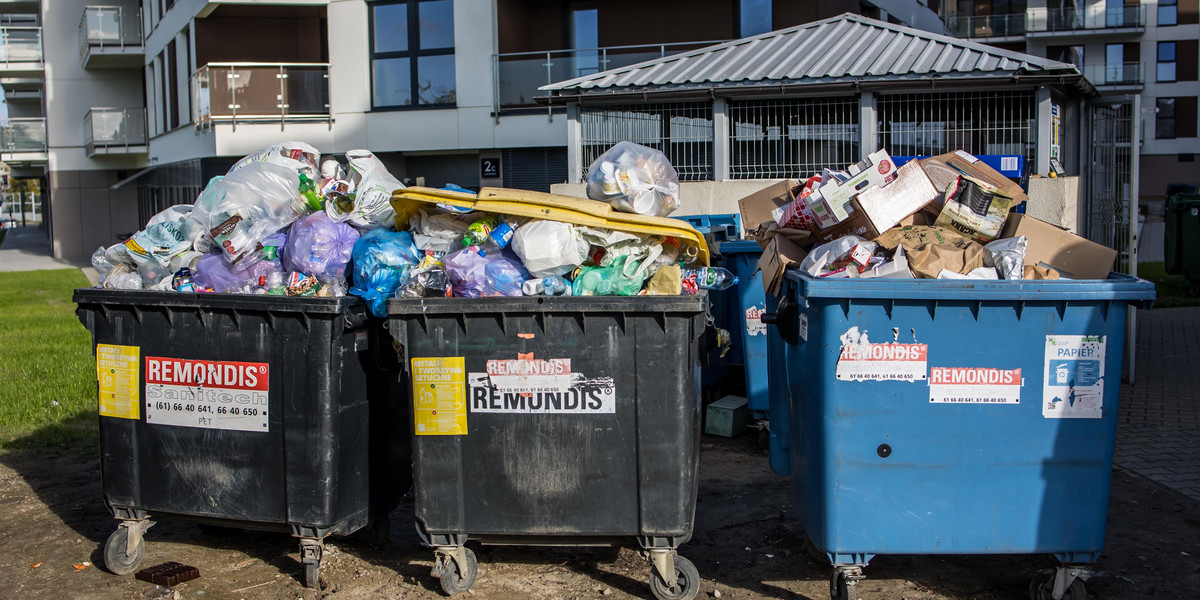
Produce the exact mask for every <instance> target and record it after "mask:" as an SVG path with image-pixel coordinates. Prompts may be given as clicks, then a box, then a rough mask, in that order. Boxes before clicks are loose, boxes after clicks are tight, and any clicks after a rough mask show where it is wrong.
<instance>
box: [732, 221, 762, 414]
mask: <svg viewBox="0 0 1200 600" xmlns="http://www.w3.org/2000/svg"><path fill="white" fill-rule="evenodd" d="M720 250H721V256H723V257H724V258H725V268H727V269H729V270H730V271H732V272H733V274H734V275H737V277H738V284H737V289H736V294H734V297H733V298H730V299H729V300H730V305H731V306H730V309H731V310H730V313H731V314H730V317H731V318H730V321H729V325H730V329H731V332H730V333H731V334H732V335H733V338H734V340H733V341H734V345H735V346H736V347H737V348H739V349H740V352H739V354H740V355H741V359H742V364H743V366H744V368H745V372H746V401H747V404H748V406H749V408H750V414H751V416H753V417H754V418H755V419H760V420H761V419H766V418H767V411H768V409H769V405H770V392H769V385H768V381H769V377H768V373H767V327H766V325H765V324H763V322H762V315H763V313H764V312H766V310H767V301H766V293H765V292H764V291H763V284H762V272H759V271H758V259H759V257H761V256H762V247H761V246H759V245H758V242H755V241H752V240H732V241H728V242H725V243H723V244H721V246H720ZM729 291H730V292H733V291H734V290H732V289H731V290H729Z"/></svg>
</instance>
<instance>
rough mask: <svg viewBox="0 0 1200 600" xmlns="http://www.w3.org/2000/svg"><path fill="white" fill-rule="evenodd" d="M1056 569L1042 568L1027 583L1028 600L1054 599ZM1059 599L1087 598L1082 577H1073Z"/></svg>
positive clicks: (1081, 599) (1083, 599) (1079, 599)
mask: <svg viewBox="0 0 1200 600" xmlns="http://www.w3.org/2000/svg"><path fill="white" fill-rule="evenodd" d="M1055 571H1056V569H1043V570H1041V571H1038V573H1037V575H1034V576H1033V581H1031V582H1030V583H1029V600H1054V575H1055ZM1061 600H1087V588H1086V587H1085V586H1084V585H1083V580H1082V579H1075V580H1074V581H1072V582H1071V585H1069V586H1067V591H1066V593H1065V594H1063V597H1062V598H1061Z"/></svg>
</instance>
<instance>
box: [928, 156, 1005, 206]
mask: <svg viewBox="0 0 1200 600" xmlns="http://www.w3.org/2000/svg"><path fill="white" fill-rule="evenodd" d="M972 160H973V161H974V162H972ZM921 166H922V167H923V168H924V169H925V174H926V175H928V176H929V180H930V181H932V182H933V187H935V188H937V191H939V192H944V191H946V186H947V185H949V184H950V183H951V182H952V181H953V180H954V178H955V177H957V176H958V175H962V174H965V175H967V176H969V177H974V178H975V179H978V180H980V181H983V182H985V183H987V184H989V185H993V186H995V187H998V188H1000V191H1001V192H1004V195H1006V196H1011V197H1012V199H1013V206H1016V205H1018V204H1020V203H1022V202H1026V201H1028V200H1029V196H1028V195H1026V194H1025V191H1024V190H1022V189H1021V186H1020V185H1017V184H1016V183H1015V182H1013V180H1011V179H1009V178H1007V177H1005V176H1004V175H1002V174H1001V173H1000V171H997V170H995V169H993V168H991V167H989V166H988V165H987V164H986V163H984V162H983V161H981V160H979V159H978V158H975V157H974V156H971V155H970V154H968V153H966V152H963V151H962V150H957V151H955V152H947V153H946V154H939V155H937V156H931V157H929V158H924V159H921Z"/></svg>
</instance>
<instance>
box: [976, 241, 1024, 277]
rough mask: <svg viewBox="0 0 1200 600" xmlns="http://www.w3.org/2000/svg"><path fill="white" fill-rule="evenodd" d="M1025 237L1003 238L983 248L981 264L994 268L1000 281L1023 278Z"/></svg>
mask: <svg viewBox="0 0 1200 600" xmlns="http://www.w3.org/2000/svg"><path fill="white" fill-rule="evenodd" d="M1027 246H1028V242H1027V241H1026V239H1025V236H1023V235H1021V236H1017V237H1012V238H1004V239H1000V240H996V241H994V242H991V243H988V244H987V245H985V246H984V247H983V264H984V266H988V267H995V268H996V273H997V274H998V275H999V276H1000V279H1024V278H1025V249H1026V247H1027Z"/></svg>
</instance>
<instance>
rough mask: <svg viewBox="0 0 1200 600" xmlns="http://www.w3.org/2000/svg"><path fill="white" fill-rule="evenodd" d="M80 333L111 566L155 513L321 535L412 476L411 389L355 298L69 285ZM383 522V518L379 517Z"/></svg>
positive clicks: (364, 517) (309, 557) (373, 510)
mask: <svg viewBox="0 0 1200 600" xmlns="http://www.w3.org/2000/svg"><path fill="white" fill-rule="evenodd" d="M74 300H75V302H76V303H77V304H78V308H77V309H76V313H77V314H78V315H79V319H80V321H82V322H83V324H84V325H85V326H86V327H87V328H88V330H89V331H90V332H91V334H92V341H93V351H94V352H95V354H96V365H97V369H96V374H97V383H98V387H99V395H100V403H99V404H100V406H99V412H100V470H101V478H102V481H103V487H104V499H105V502H106V503H107V504H108V506H109V508H110V509H111V510H112V513H113V516H114V517H115V518H117V519H119V520H120V521H121V524H120V526H119V527H118V529H117V530H116V531H115V532H114V533H113V534H112V536H110V537H109V539H108V542H107V543H106V544H105V547H104V560H105V565H106V566H107V567H108V569H109V570H110V571H112V572H114V573H117V574H121V575H124V574H128V573H132V572H134V571H136V570H137V569H138V566H139V564H140V562H141V560H142V556H143V553H144V550H145V546H144V544H143V541H142V535H143V534H144V533H145V531H146V529H148V528H149V527H150V526H151V525H153V521H151V519H154V518H159V517H168V518H178V519H184V520H189V521H196V522H201V523H208V524H216V525H227V526H233V527H240V528H247V529H261V530H272V531H283V532H290V533H291V534H292V535H294V536H297V537H299V538H300V554H301V558H302V562H303V563H304V574H305V585H307V586H310V587H311V586H314V585H316V583H317V576H318V570H319V567H320V561H321V551H322V547H323V539H324V538H325V537H326V536H328V535H334V534H338V535H348V534H351V533H354V532H355V531H357V530H359V529H362V528H363V527H365V526H367V525H368V524H369V523H372V522H374V521H376V520H377V519H381V518H384V517H386V516H387V514H388V513H389V512H391V511H392V510H393V509H394V508H395V507H396V505H397V504H398V502H399V499H400V497H401V495H402V494H403V493H404V492H405V491H407V489H408V487H409V483H410V481H411V460H410V452H411V445H410V441H409V439H408V428H407V426H406V425H407V422H408V416H407V413H408V394H407V391H406V388H404V387H402V386H401V385H400V384H399V372H400V365H399V361H398V359H397V356H396V352H395V349H394V345H393V344H392V341H391V338H390V336H388V335H387V332H386V331H384V327H383V321H382V320H378V319H369V318H368V314H367V311H366V307H365V306H364V305H363V303H362V302H361V301H359V300H358V299H357V298H293V297H285V296H252V295H234V294H182V293H175V292H149V291H124V290H104V289H78V290H75V297H74ZM383 524H384V525H385V526H386V521H383Z"/></svg>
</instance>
